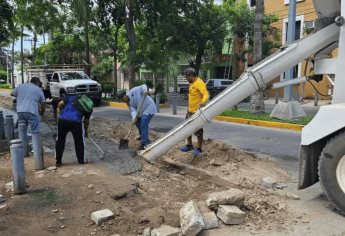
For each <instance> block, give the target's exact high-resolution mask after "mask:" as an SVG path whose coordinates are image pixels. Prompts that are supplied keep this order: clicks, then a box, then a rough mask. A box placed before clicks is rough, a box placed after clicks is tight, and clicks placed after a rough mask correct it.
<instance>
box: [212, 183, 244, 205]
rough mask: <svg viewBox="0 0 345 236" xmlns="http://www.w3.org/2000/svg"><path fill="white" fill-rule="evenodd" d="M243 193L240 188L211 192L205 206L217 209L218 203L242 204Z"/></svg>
mask: <svg viewBox="0 0 345 236" xmlns="http://www.w3.org/2000/svg"><path fill="white" fill-rule="evenodd" d="M244 200H245V194H244V192H243V191H242V190H240V189H236V188H231V189H229V190H227V191H222V192H216V193H211V194H210V195H209V196H208V198H207V200H206V203H207V206H208V207H209V208H210V209H217V206H218V205H235V206H243V205H244Z"/></svg>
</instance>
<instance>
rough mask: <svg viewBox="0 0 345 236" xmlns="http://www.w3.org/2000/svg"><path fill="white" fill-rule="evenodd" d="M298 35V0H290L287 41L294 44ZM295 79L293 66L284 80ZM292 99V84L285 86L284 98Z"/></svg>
mask: <svg viewBox="0 0 345 236" xmlns="http://www.w3.org/2000/svg"><path fill="white" fill-rule="evenodd" d="M295 37H296V0H290V1H289V19H288V29H287V43H288V45H290V44H292V43H293V42H294V41H295V39H296V38H295ZM290 79H293V68H291V69H289V70H287V71H286V72H285V76H284V80H285V81H287V80H290ZM291 99H292V85H289V86H286V87H285V88H284V100H285V101H289V100H291Z"/></svg>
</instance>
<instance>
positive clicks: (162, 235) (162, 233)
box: [151, 225, 181, 236]
mask: <svg viewBox="0 0 345 236" xmlns="http://www.w3.org/2000/svg"><path fill="white" fill-rule="evenodd" d="M180 233H181V230H180V229H179V228H174V227H171V226H169V225H162V226H161V227H159V228H158V229H153V230H152V231H151V236H179V235H180Z"/></svg>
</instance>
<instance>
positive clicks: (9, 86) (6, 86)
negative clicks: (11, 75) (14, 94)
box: [0, 84, 11, 89]
mask: <svg viewBox="0 0 345 236" xmlns="http://www.w3.org/2000/svg"><path fill="white" fill-rule="evenodd" d="M0 88H2V89H11V84H0Z"/></svg>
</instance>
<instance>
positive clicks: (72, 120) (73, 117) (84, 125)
mask: <svg viewBox="0 0 345 236" xmlns="http://www.w3.org/2000/svg"><path fill="white" fill-rule="evenodd" d="M85 97H86V96H85V95H83V96H82V97H78V96H77V95H70V96H67V97H65V98H64V99H63V100H61V101H60V102H59V104H58V108H59V110H60V116H59V119H58V137H57V140H56V145H55V158H56V166H60V165H61V164H62V155H63V152H64V149H65V143H66V136H67V133H68V132H71V133H72V135H73V139H74V146H75V151H76V155H77V159H78V163H79V164H85V163H87V161H86V160H85V155H84V154H85V140H84V138H85V137H87V129H88V126H89V119H90V116H91V114H92V101H91V100H90V99H89V98H87V97H86V98H85ZM83 98H84V99H86V100H89V101H91V102H89V101H88V102H89V103H88V104H86V105H85V104H81V103H82V99H83ZM90 108H91V109H90Z"/></svg>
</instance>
